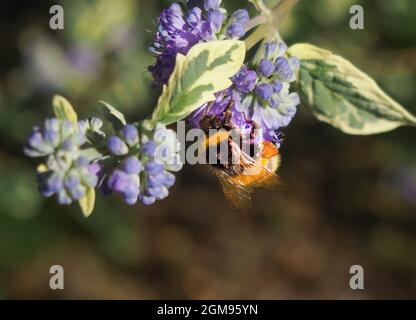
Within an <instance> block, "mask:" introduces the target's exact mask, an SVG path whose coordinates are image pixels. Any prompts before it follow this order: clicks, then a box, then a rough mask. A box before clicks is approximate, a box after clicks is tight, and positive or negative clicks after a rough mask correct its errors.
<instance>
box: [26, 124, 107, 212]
mask: <svg viewBox="0 0 416 320" xmlns="http://www.w3.org/2000/svg"><path fill="white" fill-rule="evenodd" d="M89 123H90V122H78V123H77V124H74V123H72V122H70V121H68V120H63V121H62V120H58V119H56V118H53V119H47V120H46V121H45V123H44V126H43V127H42V128H41V127H35V129H34V131H33V133H32V134H31V135H30V137H29V138H28V140H27V142H26V147H25V149H24V152H25V154H26V155H27V156H30V157H44V158H45V163H44V164H42V165H41V166H39V169H38V174H37V182H38V189H39V192H40V193H41V194H42V195H43V196H44V197H51V196H53V195H55V194H56V195H57V197H58V202H59V203H60V204H70V203H72V201H77V200H79V199H81V198H82V197H83V196H84V195H85V193H86V190H87V188H89V187H91V188H94V187H95V186H96V185H97V183H98V177H97V175H96V173H95V172H94V169H93V166H94V165H93V164H92V163H91V160H90V159H89V158H87V157H85V156H82V155H81V152H80V150H81V146H82V145H83V144H84V143H85V142H86V141H87V136H86V134H87V130H88V128H89V130H91V126H90V124H89ZM92 123H94V127H95V129H98V130H99V127H100V125H99V121H97V120H93V121H92Z"/></svg>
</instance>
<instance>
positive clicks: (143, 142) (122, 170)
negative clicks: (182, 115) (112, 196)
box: [104, 124, 182, 204]
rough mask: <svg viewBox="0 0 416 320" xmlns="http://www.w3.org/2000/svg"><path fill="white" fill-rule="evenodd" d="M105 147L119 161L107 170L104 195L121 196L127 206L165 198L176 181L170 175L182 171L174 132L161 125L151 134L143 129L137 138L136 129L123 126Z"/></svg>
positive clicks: (137, 132)
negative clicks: (115, 193)
mask: <svg viewBox="0 0 416 320" xmlns="http://www.w3.org/2000/svg"><path fill="white" fill-rule="evenodd" d="M108 146H109V149H110V150H111V152H112V154H114V155H117V156H118V157H121V160H119V163H118V164H117V165H116V168H115V169H112V168H114V165H113V166H111V165H110V167H109V168H107V170H109V171H110V172H111V173H110V174H109V175H108V178H105V179H104V184H105V186H106V188H104V191H105V192H106V193H111V192H117V193H120V194H121V195H122V197H123V200H124V201H125V202H126V203H127V204H135V203H136V202H137V201H138V200H140V201H141V202H142V203H144V204H152V203H154V202H155V201H156V200H161V199H164V198H165V197H167V195H168V194H169V188H170V187H172V185H173V184H174V181H175V176H174V175H173V174H172V173H171V172H173V171H179V170H180V169H181V168H182V163H181V160H180V157H179V150H180V144H179V142H178V141H177V138H176V133H175V132H174V131H173V130H170V129H167V128H166V127H165V126H164V125H161V124H158V125H156V127H155V128H154V129H151V130H149V129H146V126H143V128H142V129H141V133H140V135H139V131H138V130H137V127H136V126H133V125H126V126H124V127H123V128H122V130H121V132H120V133H119V136H113V137H111V138H110V139H109V143H108ZM120 151H122V152H120ZM108 191H110V192H108Z"/></svg>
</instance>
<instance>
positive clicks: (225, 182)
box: [213, 168, 253, 213]
mask: <svg viewBox="0 0 416 320" xmlns="http://www.w3.org/2000/svg"><path fill="white" fill-rule="evenodd" d="M213 172H214V174H215V175H216V176H217V177H218V180H219V181H220V184H221V187H222V190H223V192H224V195H225V197H226V198H227V200H228V202H229V203H230V204H231V206H232V207H233V208H234V209H236V210H237V211H239V212H242V213H247V212H248V211H250V208H251V194H252V193H253V188H252V187H251V186H248V185H244V184H243V183H241V182H239V181H238V180H235V179H232V178H231V177H230V176H229V175H228V174H227V173H226V172H224V171H222V170H219V169H216V168H213Z"/></svg>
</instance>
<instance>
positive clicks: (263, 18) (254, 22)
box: [246, 14, 269, 32]
mask: <svg viewBox="0 0 416 320" xmlns="http://www.w3.org/2000/svg"><path fill="white" fill-rule="evenodd" d="M267 21H269V17H268V16H267V15H265V14H262V15H259V16H257V17H254V18H253V19H250V20H249V21H248V22H247V24H246V32H247V31H250V30H251V29H253V28H255V27H257V26H259V25H261V24H265V23H266V22H267Z"/></svg>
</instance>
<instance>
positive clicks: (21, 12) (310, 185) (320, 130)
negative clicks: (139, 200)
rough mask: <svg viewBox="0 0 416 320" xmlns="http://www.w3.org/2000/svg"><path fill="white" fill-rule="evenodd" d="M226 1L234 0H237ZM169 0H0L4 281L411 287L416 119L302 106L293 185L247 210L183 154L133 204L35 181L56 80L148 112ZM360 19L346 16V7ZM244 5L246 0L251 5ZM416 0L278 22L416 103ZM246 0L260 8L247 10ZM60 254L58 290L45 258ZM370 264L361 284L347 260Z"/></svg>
mask: <svg viewBox="0 0 416 320" xmlns="http://www.w3.org/2000/svg"><path fill="white" fill-rule="evenodd" d="M224 2H225V3H226V4H227V2H228V5H229V8H230V10H231V9H236V7H237V6H239V5H240V3H241V2H240V1H227V0H224ZM169 3H170V1H167V0H166V1H154V0H135V1H134V0H123V1H111V0H91V1H82V0H65V1H59V4H62V5H63V7H64V9H65V29H64V30H62V31H59V30H58V31H52V30H50V29H49V28H48V26H49V17H50V14H49V8H50V6H52V5H53V4H55V2H52V1H37V2H36V5H34V3H33V1H29V0H25V1H18V2H16V1H6V2H3V3H2V4H1V5H0V6H1V10H0V15H1V19H0V38H1V39H2V49H1V50H0V58H1V61H2V63H1V65H0V175H1V179H0V191H1V192H0V297H3V298H345V297H348V298H368V297H375V298H392V297H393V298H399V297H401V298H412V297H414V295H415V293H416V251H415V250H414V248H415V241H416V148H415V143H414V141H415V138H416V131H415V130H414V129H412V128H402V129H398V130H396V131H394V132H392V133H389V134H382V135H377V136H370V137H354V136H347V135H344V134H342V133H340V132H338V131H337V130H335V129H333V128H332V127H330V126H328V125H326V124H322V123H318V122H317V121H316V120H315V119H314V118H313V117H312V116H311V115H310V114H309V112H307V111H306V110H302V107H301V108H300V112H299V114H298V116H297V118H296V119H295V121H294V122H293V124H292V125H291V127H290V129H288V130H286V131H285V132H284V133H285V141H284V143H283V146H282V149H281V154H282V158H283V162H282V167H281V169H280V175H281V176H282V180H283V182H284V185H285V187H284V188H283V190H280V191H264V192H259V193H258V194H256V195H255V198H254V203H253V212H252V213H250V214H249V215H239V214H237V213H234V212H233V211H231V209H229V207H228V205H227V203H226V201H225V199H224V198H223V196H222V194H221V191H220V188H219V187H218V186H217V182H216V180H215V178H214V177H212V176H211V175H210V174H209V170H208V169H207V168H206V167H197V166H194V167H187V168H186V169H185V170H184V171H183V172H182V173H181V174H180V175H179V177H178V178H179V181H178V183H177V184H176V185H175V188H174V189H173V192H172V195H171V196H170V197H169V199H167V200H164V201H162V202H160V203H157V204H156V205H154V206H152V207H145V206H142V205H137V206H133V207H129V206H126V205H124V204H123V203H122V202H121V201H117V200H116V199H114V198H112V199H111V200H107V199H104V198H103V197H102V196H100V195H98V201H97V207H96V209H95V214H94V215H93V216H91V217H90V218H88V219H84V218H83V217H82V215H80V214H79V211H78V207H77V206H76V205H74V206H73V207H58V206H57V205H55V203H54V201H49V200H44V199H42V198H41V197H40V196H39V195H38V194H37V192H36V185H35V181H34V176H33V171H34V166H35V165H34V163H33V162H31V161H30V160H28V159H27V158H25V157H23V154H22V146H23V143H24V139H25V137H26V136H27V134H28V133H29V132H30V130H31V127H32V126H33V125H35V124H40V123H41V119H42V118H44V117H45V116H50V115H51V111H50V101H51V98H52V96H53V95H54V94H61V95H63V96H66V97H70V98H71V102H73V104H74V105H75V106H76V107H77V111H78V113H79V114H80V115H82V116H83V117H84V116H88V115H89V114H92V111H93V108H98V107H99V103H98V100H100V99H102V100H105V101H108V102H109V103H111V104H112V105H114V106H117V108H119V109H120V110H121V111H123V112H124V113H126V114H128V116H129V119H131V120H138V119H140V118H142V117H144V116H148V115H150V114H151V112H152V109H153V108H154V107H155V105H156V103H157V97H158V96H159V94H160V92H159V91H158V90H157V89H154V88H152V87H151V79H150V76H149V74H148V72H147V71H146V67H147V65H149V64H151V63H152V57H151V55H150V54H149V53H148V51H147V46H148V44H149V43H150V42H151V38H152V32H153V31H154V29H155V20H156V17H157V15H158V13H159V12H160V10H161V9H162V8H163V7H166V6H167V5H168V4H169ZM352 4H361V5H362V6H363V7H364V9H365V30H363V31H353V30H351V29H350V28H349V18H350V14H349V13H348V12H349V7H350V6H351V5H352ZM247 7H251V6H250V5H247ZM415 11H416V2H415V1H413V0H392V1H379V0H358V1H352V0H336V1H335V0H314V1H310V0H299V4H298V5H297V6H296V7H295V9H294V11H293V12H292V14H291V15H290V16H288V17H287V18H286V20H285V22H284V23H283V25H282V30H281V34H282V36H283V37H284V38H285V40H286V41H287V43H288V44H293V43H296V42H308V43H313V44H315V45H317V46H319V47H322V48H327V49H328V50H331V51H333V52H334V53H336V54H340V55H342V56H344V57H346V58H348V59H349V60H350V61H352V62H353V63H354V64H355V65H356V66H358V67H360V69H362V70H364V71H365V72H366V73H368V74H369V75H371V76H372V77H374V78H375V79H376V80H377V82H378V83H380V86H381V87H382V88H383V89H385V90H386V91H387V92H388V93H389V95H391V96H392V97H393V98H394V99H396V100H397V101H400V102H401V103H402V104H403V105H404V106H406V107H407V108H408V109H409V110H410V111H411V112H412V113H416V94H415V91H414V88H415V87H416V38H415V37H414V30H415V28H416V21H415V19H414V14H413V13H414V12H415ZM251 12H253V13H254V11H253V10H252V11H251ZM54 264H60V265H62V266H63V267H64V269H65V290H64V291H62V292H54V291H51V290H50V289H49V287H48V283H49V276H50V275H49V267H50V266H51V265H54ZM354 264H361V265H363V267H364V269H365V287H366V290H364V291H362V292H355V291H351V290H350V289H349V285H348V282H349V276H350V275H349V274H348V271H349V268H350V266H351V265H354Z"/></svg>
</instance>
